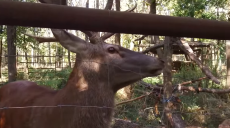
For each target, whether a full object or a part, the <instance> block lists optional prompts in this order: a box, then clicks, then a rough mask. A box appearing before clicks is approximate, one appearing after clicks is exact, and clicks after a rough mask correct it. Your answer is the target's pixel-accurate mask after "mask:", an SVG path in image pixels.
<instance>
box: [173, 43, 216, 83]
mask: <svg viewBox="0 0 230 128" xmlns="http://www.w3.org/2000/svg"><path fill="white" fill-rule="evenodd" d="M176 43H177V44H178V45H179V47H180V48H181V50H183V51H184V53H185V54H187V55H188V56H189V57H190V58H191V60H192V61H194V62H195V63H196V64H197V65H198V66H199V67H200V69H201V70H202V72H203V73H204V74H205V75H206V76H207V77H208V78H210V79H211V80H212V81H213V82H215V83H216V84H220V81H219V80H218V79H217V78H216V77H215V76H214V75H213V74H212V73H211V71H210V69H209V68H208V67H207V66H205V65H203V64H202V63H201V61H200V60H199V58H197V57H196V56H195V54H194V53H193V50H192V49H191V48H190V46H189V44H188V43H182V42H181V40H177V41H176Z"/></svg>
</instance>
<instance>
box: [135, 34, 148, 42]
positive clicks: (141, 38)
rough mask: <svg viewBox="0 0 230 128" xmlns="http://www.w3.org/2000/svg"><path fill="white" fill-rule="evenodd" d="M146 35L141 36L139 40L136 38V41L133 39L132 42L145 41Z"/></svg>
mask: <svg viewBox="0 0 230 128" xmlns="http://www.w3.org/2000/svg"><path fill="white" fill-rule="evenodd" d="M147 36H148V35H143V36H142V37H140V38H137V39H135V40H134V41H140V40H143V39H145V37H147Z"/></svg>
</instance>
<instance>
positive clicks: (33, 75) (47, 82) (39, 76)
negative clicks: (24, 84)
mask: <svg viewBox="0 0 230 128" xmlns="http://www.w3.org/2000/svg"><path fill="white" fill-rule="evenodd" d="M71 71H72V69H71V68H70V67H67V68H64V69H62V70H61V71H55V70H42V71H41V70H39V69H30V71H29V72H30V74H29V76H28V80H30V81H34V82H36V83H37V84H38V85H42V86H48V87H51V88H53V89H61V88H63V87H64V86H65V85H66V83H67V79H68V76H69V74H70V72H71ZM24 76H25V74H24V72H19V73H18V77H17V78H18V80H20V79H25V78H24Z"/></svg>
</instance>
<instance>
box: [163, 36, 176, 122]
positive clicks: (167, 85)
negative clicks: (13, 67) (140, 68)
mask: <svg viewBox="0 0 230 128" xmlns="http://www.w3.org/2000/svg"><path fill="white" fill-rule="evenodd" d="M164 60H165V67H164V70H163V78H164V81H163V82H164V98H165V99H169V98H170V97H171V96H172V90H173V88H172V73H171V71H172V42H171V41H170V37H165V41H164ZM164 111H165V113H164V114H165V116H166V117H165V120H166V121H165V122H166V124H168V122H170V124H171V125H172V126H173V125H174V123H173V118H172V112H171V111H172V109H171V103H170V102H165V103H164Z"/></svg>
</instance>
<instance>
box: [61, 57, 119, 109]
mask: <svg viewBox="0 0 230 128" xmlns="http://www.w3.org/2000/svg"><path fill="white" fill-rule="evenodd" d="M83 63H84V62H82V60H76V62H75V66H74V68H73V71H72V72H71V74H70V76H69V79H68V82H67V84H66V86H65V87H64V88H63V89H62V90H61V94H62V95H63V97H65V102H69V103H70V102H71V103H73V102H74V103H75V104H80V105H89V106H107V107H113V105H114V94H115V93H114V92H113V91H112V89H111V88H109V86H110V85H108V84H109V82H108V80H107V77H108V76H107V74H106V75H104V76H103V75H102V74H105V72H106V71H101V70H99V69H98V70H97V69H96V70H92V67H93V65H89V66H88V67H91V68H88V67H87V66H86V64H85V63H84V64H83ZM92 64H93V63H92ZM93 68H98V67H93ZM100 69H104V68H103V67H100ZM99 72H100V73H99ZM72 100H75V101H72Z"/></svg>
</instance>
